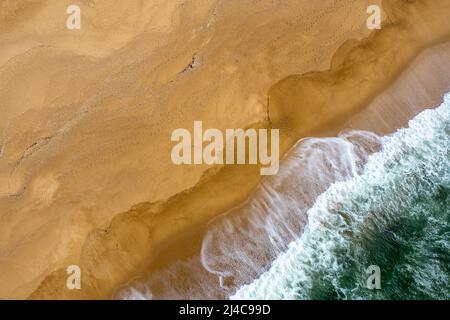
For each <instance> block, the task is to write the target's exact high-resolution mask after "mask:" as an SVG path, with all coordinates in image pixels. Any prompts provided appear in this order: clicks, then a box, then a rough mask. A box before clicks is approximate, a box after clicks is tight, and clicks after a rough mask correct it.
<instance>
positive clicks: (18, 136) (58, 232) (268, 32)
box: [0, 1, 450, 299]
mask: <svg viewBox="0 0 450 320" xmlns="http://www.w3.org/2000/svg"><path fill="white" fill-rule="evenodd" d="M36 3H37V2H36ZM41 6H43V7H45V5H41ZM63 6H64V5H63V4H61V8H62V9H64V8H63ZM129 6H131V7H133V8H134V6H136V12H134V11H133V12H132V13H130V14H132V15H133V14H134V15H135V17H138V18H139V19H137V20H138V21H140V22H142V24H139V23H135V24H133V23H129V24H127V23H125V26H124V27H123V28H122V29H121V32H118V33H117V34H116V35H114V36H110V37H109V38H108V37H106V38H105V40H104V41H103V42H102V41H100V40H101V39H103V38H102V36H104V35H109V32H108V30H109V29H108V28H110V27H111V25H114V24H115V23H119V22H118V21H120V19H121V16H120V13H117V12H115V11H114V9H113V8H109V11H108V10H106V12H109V13H110V14H111V15H112V17H111V18H112V20H109V19H107V18H106V17H105V19H104V20H102V19H99V21H101V23H99V24H100V27H99V26H98V25H95V24H94V23H93V22H91V23H87V26H88V27H87V28H86V30H83V29H82V30H83V32H85V33H83V34H80V35H78V36H75V38H77V37H78V39H77V40H76V43H77V46H76V47H77V48H76V50H75V49H74V48H73V47H72V46H73V39H72V41H70V40H68V39H67V38H66V37H64V36H62V33H63V32H65V31H58V32H54V31H53V29H52V28H53V27H54V26H48V25H46V24H45V23H44V22H42V25H43V26H46V27H48V30H49V31H48V33H49V34H52V37H50V36H48V35H45V34H44V35H43V36H42V39H40V42H39V43H40V44H39V45H36V44H34V43H31V42H30V40H29V38H30V37H29V36H26V35H27V32H29V30H25V31H26V32H25V31H24V29H20V28H19V27H17V29H14V28H15V26H14V23H12V25H11V26H9V28H12V29H13V30H18V31H17V34H16V36H17V37H18V39H22V40H21V41H17V43H16V44H15V45H12V44H10V43H13V41H12V40H11V39H8V38H7V37H5V36H3V37H1V38H0V41H3V43H6V44H10V45H9V46H8V50H10V52H9V53H8V52H7V51H6V50H5V51H4V52H3V53H4V54H3V56H1V58H2V59H1V60H0V61H2V66H3V67H2V69H1V73H0V88H2V89H1V90H0V98H2V101H4V102H3V105H2V114H5V115H6V116H5V117H3V118H2V119H1V121H0V132H3V133H4V137H3V140H2V145H4V146H5V151H4V153H3V154H2V158H0V187H1V189H0V193H1V194H2V198H1V199H0V209H2V214H1V216H0V219H1V221H2V223H1V228H2V229H1V230H0V231H2V236H1V238H0V246H1V259H0V267H1V269H2V271H3V272H2V274H1V275H0V277H1V278H0V283H2V287H1V289H0V290H1V291H0V297H3V298H25V297H29V298H34V299H41V298H45V299H48V298H58V299H64V298H94V299H98V298H109V297H111V295H112V293H113V292H114V290H115V288H117V286H119V285H120V284H122V283H125V282H127V281H129V280H130V279H131V278H133V277H136V276H139V275H141V274H143V273H145V272H147V271H148V270H149V266H150V265H151V263H152V262H153V263H154V265H155V266H156V265H160V266H161V265H164V263H165V261H169V260H173V259H177V257H179V255H178V253H180V255H181V254H186V253H187V252H189V251H195V248H196V245H195V243H191V241H187V240H186V238H183V240H182V241H181V240H180V241H176V240H175V239H179V238H180V237H183V236H185V235H191V234H194V235H195V236H196V237H198V235H199V234H200V232H199V231H198V230H199V228H200V229H201V228H202V226H204V225H205V224H206V223H207V222H208V221H210V220H211V219H212V218H214V217H216V216H217V215H219V214H221V213H223V212H226V211H227V210H228V209H230V208H232V207H233V206H235V205H236V204H239V203H241V202H242V201H244V200H245V199H246V198H247V197H248V196H249V195H250V194H251V192H252V190H254V188H255V186H256V185H257V184H258V182H259V181H260V179H261V177H260V175H259V168H257V167H256V166H228V167H223V168H210V167H207V166H199V167H188V168H186V167H184V168H183V167H175V166H174V165H172V164H171V162H170V158H169V156H168V155H170V147H171V146H170V143H169V138H168V137H170V132H171V131H172V130H173V129H174V128H179V127H191V124H192V122H193V120H198V119H202V120H203V121H204V122H205V123H207V124H208V126H210V127H217V128H233V127H251V126H271V127H274V128H280V129H281V133H282V145H281V146H282V148H281V150H282V153H283V152H286V151H287V150H288V149H289V147H290V146H292V144H293V143H294V142H295V141H297V140H298V139H299V138H301V137H305V136H323V135H333V134H335V133H337V132H338V131H339V130H341V129H342V127H343V126H345V124H346V122H347V121H349V120H351V121H354V123H357V126H358V128H360V129H364V128H365V126H364V124H365V123H367V124H368V125H367V127H368V128H370V129H371V130H375V131H376V130H377V128H375V127H374V126H373V121H372V122H370V120H368V119H367V118H366V120H364V119H365V118H364V116H363V115H361V114H362V113H361V112H363V111H362V110H364V109H365V108H371V107H370V106H371V104H370V103H371V102H372V101H376V97H377V96H378V95H379V94H380V93H382V92H383V91H384V90H391V89H388V88H392V85H393V84H394V81H395V80H396V79H398V77H399V75H400V74H402V76H403V75H405V74H407V73H408V71H406V72H405V73H402V71H403V70H405V69H406V68H407V67H408V65H409V64H410V63H411V62H412V61H413V60H414V58H416V57H417V56H418V55H419V53H421V52H423V50H424V49H426V48H430V47H434V46H435V45H436V44H439V43H443V42H445V41H446V40H447V39H448V37H449V35H450V22H449V19H448V17H449V16H450V8H449V7H448V6H447V5H446V2H445V1H435V2H433V3H429V2H424V1H416V2H410V1H384V2H383V9H384V11H385V12H384V15H385V20H384V26H383V28H382V29H381V30H380V31H376V32H372V33H371V32H369V30H367V29H366V28H365V19H366V17H367V15H366V13H365V8H366V7H367V3H364V1H356V2H355V1H338V2H336V3H335V4H334V5H332V4H331V2H330V3H325V2H321V4H320V5H317V4H315V6H313V5H311V4H310V2H309V1H305V2H301V3H299V2H298V1H288V2H286V3H284V4H274V3H273V2H272V1H262V2H260V3H259V4H252V3H250V2H248V3H247V2H246V1H245V2H240V3H234V2H227V3H225V4H223V3H221V2H220V1H199V2H198V3H196V4H195V5H194V4H192V3H189V4H185V5H184V8H181V7H180V6H179V3H177V2H172V1H167V2H155V4H154V6H155V7H157V9H159V10H161V9H164V10H165V11H164V12H167V15H166V16H163V15H162V16H161V18H160V19H159V20H158V21H156V22H154V24H151V23H147V24H146V21H147V20H146V15H152V12H153V13H154V12H155V11H153V10H156V9H155V8H153V7H149V8H146V10H139V9H140V8H139V7H138V4H137V2H136V3H134V2H133V3H132V4H129ZM158 6H162V7H158ZM186 6H187V7H186ZM24 7H26V6H24ZM61 8H60V9H61ZM90 8H91V9H86V10H87V12H88V16H92V15H94V16H95V13H96V14H100V15H101V13H98V12H96V11H95V10H94V9H93V8H95V6H93V7H90ZM47 9H48V8H47ZM47 9H45V8H44V9H43V8H40V9H36V10H32V9H23V10H22V11H21V10H16V11H14V10H12V11H11V12H15V13H16V14H18V15H20V14H23V15H24V16H23V19H26V18H28V19H31V18H30V17H33V14H36V15H37V17H39V19H37V18H36V19H37V20H35V21H44V20H45V17H46V16H48V15H51V13H52V12H53V10H54V9H53V8H52V9H51V10H50V9H48V10H47ZM106 9H108V8H106ZM39 10H40V11H39ZM91 10H92V11H91ZM35 11H36V12H37V13H36V12H35ZM140 12H143V13H140ZM242 12H245V15H244V14H242ZM331 14H332V17H333V18H332V19H331V20H330V19H329V17H330V16H331ZM168 17H171V18H170V19H169V18H168ZM194 17H195V18H194ZM299 17H301V18H299ZM63 18H64V16H62V18H61V20H63ZM8 19H9V20H8ZM8 19H6V21H16V20H14V19H16V18H14V14H13V15H12V18H11V17H8ZM114 19H116V20H114ZM88 21H89V20H88ZM111 21H113V22H111ZM114 21H115V22H114ZM167 21H171V23H167ZM27 28H28V27H27ZM34 28H36V25H34ZM99 28H100V29H102V28H104V30H103V33H102V32H99V31H98V30H99ZM52 32H53V33H52ZM22 33H23V34H24V35H23V34H22ZM58 33H59V35H58ZM237 33H239V34H240V38H239V39H237V38H236V36H235V35H236V34H237ZM137 35H138V36H137ZM49 39H50V40H49ZM361 39H362V40H361ZM109 40H110V41H109ZM347 40H351V41H347ZM98 41H100V42H99V45H97V42H98ZM46 42H47V43H46ZM42 43H44V44H45V46H44V45H42ZM46 46H48V47H50V48H47V47H46ZM28 47H30V48H31V49H28ZM93 48H98V50H94V49H93ZM338 48H339V50H338ZM25 49H27V50H25ZM438 50H441V51H442V52H443V53H442V55H439V54H438V53H437V52H438ZM23 51H26V52H25V53H24V52H23ZM5 52H6V53H5ZM427 52H428V53H426V54H431V55H433V54H438V55H439V57H440V58H439V59H442V63H443V65H442V66H440V68H441V69H445V68H448V67H449V66H450V61H448V59H446V58H445V54H446V53H447V52H448V50H447V49H435V48H432V49H428V51H427ZM192 59H194V60H195V61H197V62H198V64H195V65H196V67H195V68H194V69H186V68H185V67H186V65H189V64H190V63H191V62H192ZM424 59H425V60H424V62H422V63H420V62H417V61H419V60H420V58H419V60H416V63H418V64H419V65H420V66H421V67H420V68H422V67H423V68H424V69H423V70H424V71H422V74H423V73H425V74H426V73H427V71H429V72H432V71H434V69H433V68H432V67H430V66H426V64H427V61H428V59H427V58H424ZM124 61H126V62H127V63H124ZM330 61H331V69H329V68H330ZM43 66H48V67H50V66H52V68H53V69H52V68H48V69H45V68H43ZM414 68H416V67H414ZM328 69H329V70H328ZM62 70H63V71H62ZM183 70H187V71H183ZM327 70H328V71H327ZM407 70H409V69H407ZM67 74H70V75H71V77H69V78H67V77H64V75H67ZM417 74H418V75H420V73H417ZM404 77H406V78H408V79H415V80H411V81H412V82H411V83H412V84H411V89H412V91H413V92H417V93H418V94H420V93H421V92H426V93H424V94H422V95H421V97H422V98H423V101H424V103H423V104H421V106H422V107H425V106H426V104H430V103H432V102H431V101H430V99H429V97H432V100H433V101H435V100H436V101H437V100H438V99H439V97H438V96H437V94H436V92H438V91H439V89H436V88H437V87H439V88H441V87H446V86H448V85H449V84H448V82H447V81H449V79H448V78H449V77H446V76H445V73H442V77H441V78H439V79H437V80H436V82H435V83H434V84H433V86H432V88H429V87H427V83H429V82H428V81H427V82H425V81H423V82H422V81H419V80H417V78H414V72H413V75H412V76H404ZM417 77H419V76H417ZM23 79H29V80H28V82H24V81H23ZM48 88H52V89H48ZM23 92H27V93H28V95H26V96H24V95H23V94H22V93H23ZM43 92H45V94H44V93H43ZM395 92H399V90H396V91H395ZM62 93H64V94H62ZM402 97H403V96H402V95H400V96H399V97H397V98H396V99H397V100H399V101H404V103H409V102H410V101H409V100H401V98H402ZM374 99H375V100H374ZM386 99H387V98H386ZM267 101H269V104H267ZM372 103H374V102H372ZM368 106H369V107H368ZM399 106H401V103H399ZM390 108H391V109H393V110H395V109H396V108H397V104H396V103H392V107H390ZM420 108H421V107H420V106H418V107H417V110H419V109H420ZM377 112H378V111H374V113H375V114H378V113H377ZM358 117H359V118H358ZM408 117H409V115H408V116H406V117H404V115H402V116H399V118H398V119H396V120H395V121H394V122H395V125H393V126H394V127H395V126H397V125H398V124H400V123H403V122H406V121H407V119H406V118H408ZM400 118H401V119H400ZM356 119H358V120H356ZM369 122H370V125H369ZM355 126H356V124H355ZM387 127H389V128H391V129H393V127H392V126H390V124H389V126H386V125H385V129H386V128H387ZM368 128H367V129H368ZM380 131H381V127H380ZM164 137H167V139H165V138H164ZM136 204H137V205H136ZM130 207H131V209H129V208H130ZM187 239H189V236H188V238H187ZM174 241H175V242H174ZM197 243H198V242H197ZM168 246H171V250H170V251H171V254H169V255H168V257H166V258H164V259H163V258H162V256H161V255H159V256H158V254H160V253H161V252H164V251H165V250H167V247H168ZM70 264H77V265H79V266H80V267H81V270H82V290H74V291H69V290H67V289H66V288H65V281H66V277H67V275H66V272H65V268H66V266H68V265H70Z"/></svg>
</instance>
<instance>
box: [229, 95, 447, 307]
mask: <svg viewBox="0 0 450 320" xmlns="http://www.w3.org/2000/svg"><path fill="white" fill-rule="evenodd" d="M382 144H383V148H382V150H381V151H380V152H378V153H376V154H373V155H372V156H370V158H369V160H368V162H367V164H366V165H365V167H364V171H363V173H361V174H360V175H357V176H355V177H353V178H351V179H350V180H347V181H344V182H337V183H335V184H333V185H332V186H331V187H330V188H329V189H328V190H327V191H325V192H324V193H323V194H322V195H320V196H319V197H318V198H317V200H316V202H315V204H314V206H313V207H312V208H311V209H310V210H309V211H308V224H307V227H306V229H305V230H304V232H303V234H302V235H301V237H299V238H298V239H297V240H295V241H293V242H292V243H291V244H290V245H289V248H288V249H287V250H286V252H284V253H283V254H281V255H279V256H278V257H277V259H276V260H275V261H274V262H273V263H272V265H271V267H270V269H269V270H268V271H267V272H265V273H263V274H262V275H261V276H260V277H259V278H258V279H255V280H254V281H253V282H252V283H250V284H248V285H245V286H242V287H240V288H239V289H238V290H237V292H236V293H235V295H234V296H233V297H232V298H239V299H449V298H450V223H449V222H450V96H449V95H447V96H446V97H445V98H444V102H443V103H442V105H441V106H439V107H438V108H436V109H433V110H426V111H424V112H422V113H421V114H419V115H418V116H417V117H415V118H414V119H412V120H411V121H410V122H409V126H408V127H407V128H404V129H401V130H398V131H397V132H396V133H394V134H392V135H390V136H386V137H384V138H383V139H382ZM372 265H375V266H378V267H379V270H380V288H379V289H369V288H368V286H367V279H368V278H369V276H370V274H368V273H367V272H366V270H367V268H368V267H369V266H372Z"/></svg>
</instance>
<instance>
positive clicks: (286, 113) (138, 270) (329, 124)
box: [29, 1, 450, 299]
mask: <svg viewBox="0 0 450 320" xmlns="http://www.w3.org/2000/svg"><path fill="white" fill-rule="evenodd" d="M396 4H397V5H398V6H402V5H405V4H404V3H403V2H402V1H399V2H396ZM422 4H423V3H419V5H422ZM419 5H417V7H414V4H409V5H408V6H410V7H408V10H413V9H414V10H415V11H414V10H413V13H415V14H417V11H418V10H420V13H421V14H424V15H426V14H429V15H430V19H431V17H433V19H435V20H433V21H434V22H433V23H434V24H433V26H434V28H428V29H429V30H428V32H429V33H428V32H425V34H424V33H422V32H421V31H420V30H421V28H423V26H421V25H420V23H418V26H417V25H411V24H409V25H408V23H407V22H408V21H410V23H411V21H414V23H415V22H416V21H417V19H416V17H415V16H414V14H413V15H412V16H411V17H410V16H408V17H405V16H404V15H402V11H401V10H399V8H398V7H395V6H392V7H389V8H384V9H385V10H387V11H388V12H390V13H391V14H392V15H393V17H391V18H392V19H393V20H395V21H397V22H398V23H397V24H391V25H389V26H387V27H386V28H385V29H382V30H381V31H379V32H375V33H374V34H373V35H372V36H370V37H369V38H368V39H365V40H363V41H361V42H357V43H356V44H357V45H356V46H353V47H351V48H350V49H349V48H348V46H346V45H344V46H342V47H341V48H340V50H338V51H337V52H336V53H335V56H334V58H333V61H334V62H333V64H332V69H331V70H330V71H324V72H313V73H308V74H304V75H299V76H297V75H294V76H290V77H288V78H286V79H284V80H282V81H280V82H279V83H278V84H275V85H274V86H273V87H272V88H271V90H270V91H269V96H270V110H269V115H270V118H269V120H270V123H271V125H272V126H275V127H277V126H279V127H280V128H281V129H282V130H283V131H282V132H283V133H284V138H282V141H283V143H282V145H281V146H280V147H281V149H280V152H281V154H285V153H286V151H287V150H288V149H289V148H290V146H292V145H293V144H294V143H295V142H296V141H297V140H298V139H300V138H301V137H306V136H323V135H330V134H331V132H338V128H339V127H341V126H342V123H345V121H348V120H349V118H351V117H352V116H353V115H354V114H356V113H357V112H360V111H361V110H362V109H363V108H364V107H365V106H367V105H368V104H369V102H370V101H372V100H373V99H374V97H375V96H377V95H378V94H380V92H383V91H384V90H385V89H386V88H387V87H390V86H391V85H392V84H393V82H394V80H395V79H396V78H397V76H398V75H399V74H401V73H402V71H403V70H406V69H407V66H408V65H409V64H410V63H411V61H412V60H413V59H414V58H415V56H416V55H417V54H419V53H420V52H422V49H424V48H426V47H429V46H432V45H433V44H436V43H440V42H442V40H443V39H446V38H447V37H448V36H449V34H450V26H449V25H445V23H444V27H443V28H442V29H440V27H441V26H438V25H439V21H440V20H439V18H436V16H435V15H437V16H439V14H438V13H436V12H426V11H425V12H424V11H423V8H421V7H420V6H419ZM411 8H413V9H411ZM403 13H404V12H403ZM409 13H411V12H409ZM441 15H443V16H444V18H445V13H444V14H441ZM408 19H411V20H408ZM441 19H442V16H441ZM424 20H427V19H424ZM405 23H406V27H405ZM447 24H448V22H447ZM402 27H404V28H405V29H402ZM428 27H429V26H428ZM385 30H387V31H385ZM409 33H412V34H413V35H416V36H417V38H414V37H412V38H411V37H408V36H405V34H409ZM430 34H431V35H430ZM383 35H386V36H383ZM433 37H434V38H433ZM374 42H375V44H373V43H374ZM352 44H353V45H355V43H354V42H353V43H352ZM378 45H380V48H381V49H382V50H384V51H382V52H381V53H380V54H379V55H375V57H374V55H373V52H372V50H375V51H376V50H379V49H377V47H378ZM409 45H411V46H412V45H415V47H412V48H410V47H409ZM396 50H397V51H396ZM402 50H403V51H402ZM399 52H400V53H399ZM396 54H398V55H396ZM378 56H380V57H383V59H377V57H378ZM364 59H366V60H364ZM449 65H450V62H449ZM377 67H380V68H381V71H379V70H378V72H377V71H375V70H376V69H377ZM390 68H392V70H391V69H390ZM385 71H386V72H387V73H386V75H384V74H383V72H385ZM380 72H381V73H380ZM347 73H348V74H347ZM343 74H346V76H345V77H342V75H343ZM349 75H350V76H349ZM318 79H320V80H321V81H323V82H322V83H321V85H320V86H319V88H320V90H316V89H317V88H318V87H316V85H314V84H315V83H317V80H318ZM333 79H334V80H333ZM336 79H338V80H336ZM361 79H369V81H368V83H369V84H367V83H365V84H360V83H359V82H360V81H361ZM371 80H373V81H371ZM349 88H353V89H355V88H356V89H360V90H359V91H357V92H358V94H357V95H356V98H353V96H351V93H350V96H349ZM297 89H301V90H297ZM324 89H325V90H326V91H322V90H324ZM302 90H304V91H302ZM286 92H288V93H293V92H294V93H295V94H286ZM315 93H319V94H315ZM302 94H303V95H304V96H302ZM334 94H335V95H334ZM324 96H325V98H324ZM299 97H300V98H299ZM302 98H303V99H305V100H306V101H308V103H307V104H306V105H307V106H308V109H304V108H303V109H301V111H302V112H301V114H300V115H298V116H297V118H296V117H295V116H293V115H296V112H295V111H298V108H299V106H298V103H297V102H298V101H302ZM350 98H352V99H350ZM349 100H351V101H349ZM336 104H337V105H340V106H341V107H340V108H339V107H338V108H336V107H335V106H336ZM324 105H327V107H326V108H323V106H324ZM336 109H339V110H336ZM318 110H321V111H320V114H319V116H320V117H319V118H320V119H316V118H315V117H317V111H318ZM324 112H325V113H324ZM324 115H325V116H324ZM305 124H307V125H306V126H305ZM260 179H261V177H260V176H259V168H258V167H256V166H255V167H225V168H222V169H218V168H212V169H210V170H208V171H207V173H206V174H204V175H203V177H202V179H201V180H200V182H199V183H198V184H197V185H195V186H194V187H193V188H192V189H189V190H186V191H184V192H182V193H179V194H177V195H175V196H173V197H171V198H169V199H168V200H167V201H160V202H157V203H143V204H140V205H136V206H134V207H133V208H132V209H130V210H129V211H127V212H124V213H121V214H118V215H116V216H115V217H114V218H113V220H112V222H111V225H110V227H108V228H107V229H105V230H95V231H92V232H91V233H90V234H89V235H88V237H87V238H86V241H85V243H84V245H83V249H82V253H81V256H80V259H79V265H80V267H81V268H82V270H85V271H84V272H85V274H87V276H85V277H83V278H82V287H83V288H84V290H82V292H68V291H67V290H65V289H64V288H62V287H61V286H60V285H58V284H59V283H60V281H64V280H63V279H65V277H66V273H65V269H58V270H57V271H55V272H53V273H51V274H50V275H49V276H47V277H46V278H45V279H44V281H43V282H42V283H41V285H40V286H39V287H38V288H37V289H36V290H35V291H34V292H33V293H32V294H31V295H30V297H29V298H32V299H33V298H34V299H36V298H37V299H42V298H44V299H49V298H58V299H63V298H81V299H85V298H94V299H99V298H106V297H110V296H111V294H112V293H113V292H114V290H115V288H117V286H118V285H120V284H121V283H124V282H126V281H127V280H128V279H131V278H133V277H135V276H138V275H139V274H142V273H143V272H145V271H146V270H148V265H149V264H150V263H151V262H152V261H154V259H156V256H157V254H158V252H161V251H163V250H164V248H165V247H167V245H169V244H170V243H171V241H173V236H174V235H179V236H181V235H182V234H186V233H189V232H193V230H197V229H196V228H198V227H199V226H201V225H205V224H207V223H208V221H210V220H211V219H213V218H215V217H217V216H218V215H220V214H223V212H226V211H227V210H229V209H230V208H231V207H233V206H235V205H236V204H239V203H241V202H243V201H245V199H247V198H248V196H249V195H251V193H252V190H254V188H255V186H256V185H257V184H258V183H259V181H260ZM236 185H239V188H236V187H235V186H236ZM237 189H238V190H237ZM217 194H220V195H221V197H220V199H217V198H216V196H217ZM194 233H195V234H197V235H198V233H196V232H194ZM175 246H176V247H177V248H178V251H180V252H183V250H184V249H185V248H184V246H177V245H175ZM162 262H163V261H162V259H158V263H160V264H161V263H162ZM63 283H64V282H63Z"/></svg>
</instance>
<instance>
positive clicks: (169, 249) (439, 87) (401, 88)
mask: <svg viewBox="0 0 450 320" xmlns="http://www.w3.org/2000/svg"><path fill="white" fill-rule="evenodd" d="M440 63H447V64H448V65H449V67H450V41H448V42H445V43H443V44H439V45H437V46H435V47H432V48H428V49H426V50H424V51H423V52H422V53H421V54H420V55H419V56H418V57H417V58H416V59H414V61H413V62H412V63H411V64H410V65H409V66H408V67H407V68H406V69H405V70H403V71H402V73H401V74H400V76H399V77H398V79H397V80H395V81H394V83H393V84H392V85H391V86H389V87H388V88H387V89H386V90H384V91H383V92H382V93H381V94H380V95H378V96H377V97H376V98H375V99H374V100H373V101H372V102H371V103H369V104H368V106H367V107H366V108H364V110H362V111H360V112H359V113H357V114H355V115H353V116H352V117H350V119H349V120H348V121H347V122H346V123H345V124H343V125H341V126H338V127H337V128H336V129H335V130H334V131H332V133H331V134H325V132H323V131H322V132H321V133H322V134H323V135H321V137H335V136H337V135H338V134H339V133H342V132H347V131H351V130H364V131H369V132H374V133H376V134H378V135H380V136H390V135H392V134H394V133H395V132H396V131H397V130H398V129H402V128H405V127H407V126H408V122H409V121H410V120H411V119H413V118H414V117H416V116H417V115H418V114H419V113H421V112H423V111H424V110H427V109H434V108H436V107H438V106H439V105H441V103H442V101H443V100H442V98H443V97H444V95H445V94H447V93H449V92H450V76H447V77H446V79H445V80H443V79H442V78H439V77H432V79H428V81H426V82H424V84H425V86H423V87H421V88H420V89H423V90H415V89H419V88H418V87H417V85H416V86H414V84H417V83H416V81H417V80H419V79H421V78H422V76H423V75H424V72H430V73H432V74H434V72H436V71H438V69H439V68H440V66H441V64H440ZM411 101H415V103H413V104H409V105H407V106H408V109H407V110H405V111H403V112H400V114H401V116H397V117H396V118H391V119H390V120H391V121H393V122H391V123H390V124H386V123H379V122H373V123H372V122H371V121H372V119H373V117H374V116H380V114H382V113H383V112H385V111H386V110H385V109H386V105H389V108H390V110H391V111H396V109H394V110H393V109H392V104H397V105H398V107H397V108H400V109H402V107H403V106H404V104H405V103H410V102H411ZM393 123H394V124H393ZM369 124H371V125H372V127H369V128H366V129H365V128H362V127H361V126H364V125H366V126H367V125H369ZM380 124H381V125H380ZM333 134H334V135H333ZM288 152H289V151H288ZM288 152H287V153H288ZM285 155H286V154H284V156H283V157H282V158H281V159H280V161H281V162H282V161H283V160H284V158H285ZM281 162H280V163H281ZM258 186H259V185H258ZM253 193H254V191H252V193H251V195H250V196H249V198H247V199H246V200H245V201H244V202H247V201H249V199H250V198H251V197H252V196H253ZM241 204H242V203H239V204H238V205H241ZM231 210H232V209H230V210H228V211H231ZM228 211H227V212H224V213H222V214H220V215H218V216H215V217H213V218H212V219H211V220H209V221H206V222H205V223H203V224H201V225H200V226H196V227H195V228H192V229H191V230H187V231H186V232H185V233H184V234H181V235H178V236H176V237H175V239H172V241H168V242H167V243H165V244H164V245H163V246H161V248H159V250H160V253H158V254H157V255H156V257H155V259H154V261H153V262H152V263H151V264H150V266H149V267H148V270H146V271H145V272H144V273H143V274H141V275H138V276H136V277H134V278H132V279H130V280H129V281H128V282H126V283H123V284H121V285H119V286H118V287H117V288H116V290H115V291H114V293H113V294H112V297H113V298H114V297H115V296H116V292H117V291H119V290H120V289H121V288H122V287H125V286H127V285H129V284H132V283H141V281H142V282H143V283H145V279H146V278H148V277H149V275H151V274H153V273H156V272H158V271H162V270H164V269H165V268H167V267H169V266H170V265H171V263H173V262H176V261H185V260H187V259H190V258H195V257H196V256H198V255H199V253H200V249H201V246H202V241H203V237H204V235H205V234H206V232H207V230H208V225H209V224H210V223H211V222H212V221H214V220H216V219H221V217H222V216H226V215H227V213H228ZM185 243H190V244H193V245H191V246H190V247H189V250H186V249H187V248H186V247H185V246H184V244H185Z"/></svg>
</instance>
